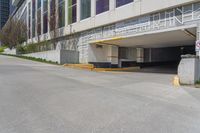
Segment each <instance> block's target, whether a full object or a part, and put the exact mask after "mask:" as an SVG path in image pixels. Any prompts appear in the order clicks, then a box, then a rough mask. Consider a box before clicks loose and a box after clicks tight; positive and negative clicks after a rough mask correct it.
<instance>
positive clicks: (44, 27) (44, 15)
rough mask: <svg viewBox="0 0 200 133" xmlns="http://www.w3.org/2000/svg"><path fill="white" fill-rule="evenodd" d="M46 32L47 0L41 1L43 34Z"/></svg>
mask: <svg viewBox="0 0 200 133" xmlns="http://www.w3.org/2000/svg"><path fill="white" fill-rule="evenodd" d="M47 32H48V0H43V33H44V34H45V33H47Z"/></svg>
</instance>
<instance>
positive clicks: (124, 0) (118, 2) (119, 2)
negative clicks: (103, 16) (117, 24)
mask: <svg viewBox="0 0 200 133" xmlns="http://www.w3.org/2000/svg"><path fill="white" fill-rule="evenodd" d="M133 1H134V0H116V7H120V6H123V5H126V4H128V3H131V2H133Z"/></svg>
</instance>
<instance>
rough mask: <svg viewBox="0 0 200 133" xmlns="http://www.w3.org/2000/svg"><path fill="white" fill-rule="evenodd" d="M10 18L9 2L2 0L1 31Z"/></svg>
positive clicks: (0, 0)
mask: <svg viewBox="0 0 200 133" xmlns="http://www.w3.org/2000/svg"><path fill="white" fill-rule="evenodd" d="M8 17H9V0H0V29H1V28H2V27H3V26H4V24H5V23H6V21H7V20H8Z"/></svg>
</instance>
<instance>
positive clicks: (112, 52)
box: [108, 45, 119, 67]
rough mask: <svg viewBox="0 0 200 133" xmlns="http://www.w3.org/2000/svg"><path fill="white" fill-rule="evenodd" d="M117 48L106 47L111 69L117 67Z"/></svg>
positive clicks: (112, 46)
mask: <svg viewBox="0 0 200 133" xmlns="http://www.w3.org/2000/svg"><path fill="white" fill-rule="evenodd" d="M118 49H119V48H118V46H114V45H109V46H108V61H109V62H111V66H112V67H118V61H119V60H118V59H119V58H118Z"/></svg>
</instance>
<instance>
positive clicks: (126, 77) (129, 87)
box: [0, 56, 200, 133]
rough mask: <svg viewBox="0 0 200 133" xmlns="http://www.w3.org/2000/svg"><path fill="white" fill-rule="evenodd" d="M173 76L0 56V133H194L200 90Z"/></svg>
mask: <svg viewBox="0 0 200 133" xmlns="http://www.w3.org/2000/svg"><path fill="white" fill-rule="evenodd" d="M173 76H174V75H173V74H158V73H157V74H154V73H136V72H109V73H108V72H106V73H104V72H101V73H98V72H90V71H83V70H75V69H70V68H63V67H62V66H56V65H49V64H43V63H38V62H32V61H29V60H23V59H19V58H14V57H7V56H0V133H199V132H200V89H195V88H190V87H184V88H183V87H181V88H175V87H173V86H172V85H171V82H172V77H173Z"/></svg>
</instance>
